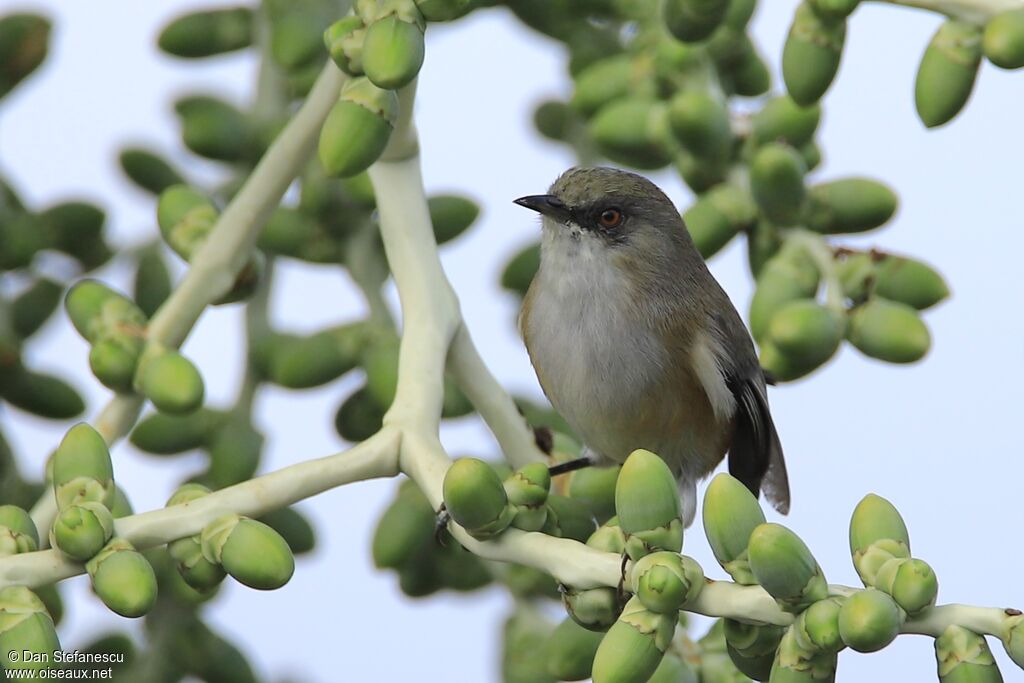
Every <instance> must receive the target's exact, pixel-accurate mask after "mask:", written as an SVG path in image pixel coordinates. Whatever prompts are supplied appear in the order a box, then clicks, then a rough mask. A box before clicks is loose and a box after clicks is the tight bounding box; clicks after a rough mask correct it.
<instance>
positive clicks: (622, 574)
mask: <svg viewBox="0 0 1024 683" xmlns="http://www.w3.org/2000/svg"><path fill="white" fill-rule="evenodd" d="M628 562H629V555H627V554H626V553H622V565H621V566H620V568H619V585H618V586H617V587H616V589H615V594H616V595H617V596H618V599H619V604H620V605H624V604H626V564H627V563H628Z"/></svg>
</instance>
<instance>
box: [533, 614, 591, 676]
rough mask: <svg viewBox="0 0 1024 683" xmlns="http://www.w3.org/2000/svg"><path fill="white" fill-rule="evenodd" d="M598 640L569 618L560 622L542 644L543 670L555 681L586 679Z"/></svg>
mask: <svg viewBox="0 0 1024 683" xmlns="http://www.w3.org/2000/svg"><path fill="white" fill-rule="evenodd" d="M602 637H603V635H602V634H601V633H599V632H594V631H590V630H587V629H585V628H583V627H582V626H580V625H579V624H577V623H576V622H575V621H573V620H572V619H565V620H563V621H562V623H560V624H559V625H558V626H556V627H555V630H554V631H553V632H552V633H551V636H550V637H549V638H548V639H547V642H546V643H545V645H544V654H543V657H544V667H545V669H547V672H548V674H549V675H550V676H552V677H553V678H555V679H556V680H559V681H582V680H585V679H587V678H590V673H591V670H592V669H593V666H594V656H595V655H596V654H597V648H598V646H599V645H600V644H601V639H602Z"/></svg>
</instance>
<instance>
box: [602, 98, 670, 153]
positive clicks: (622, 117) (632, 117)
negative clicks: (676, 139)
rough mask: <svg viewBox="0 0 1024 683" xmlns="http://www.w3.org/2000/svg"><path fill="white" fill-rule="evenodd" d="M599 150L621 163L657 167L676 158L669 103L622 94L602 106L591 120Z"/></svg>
mask: <svg viewBox="0 0 1024 683" xmlns="http://www.w3.org/2000/svg"><path fill="white" fill-rule="evenodd" d="M589 130H590V135H591V137H593V139H594V142H595V144H596V145H597V148H598V150H599V151H600V152H601V153H602V154H603V155H605V156H606V157H608V158H609V159H611V160H612V161H615V162H617V163H622V164H626V165H629V166H633V167H635V168H640V169H657V168H662V167H663V166H666V165H667V164H668V163H669V162H671V161H672V158H673V155H672V150H671V148H670V146H669V136H670V133H669V130H668V107H667V106H666V105H665V104H664V103H662V102H659V101H658V100H654V99H645V98H642V97H632V98H622V99H618V100H615V101H614V102H610V103H608V104H607V105H605V106H604V107H602V108H601V110H600V111H598V112H597V114H595V115H594V118H593V119H592V120H591V121H590V124H589Z"/></svg>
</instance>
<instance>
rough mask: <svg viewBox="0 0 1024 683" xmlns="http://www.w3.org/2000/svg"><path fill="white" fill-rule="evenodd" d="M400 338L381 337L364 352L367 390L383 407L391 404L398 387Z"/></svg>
mask: <svg viewBox="0 0 1024 683" xmlns="http://www.w3.org/2000/svg"><path fill="white" fill-rule="evenodd" d="M398 356H399V340H398V339H397V338H395V337H388V338H386V339H381V340H380V341H379V342H378V343H375V344H372V345H370V346H368V347H367V348H366V349H365V350H364V352H363V358H362V365H363V368H364V369H365V370H366V390H367V392H368V393H369V395H370V397H371V398H372V399H373V400H374V401H375V402H376V403H377V405H379V406H380V407H382V408H386V407H387V406H390V405H391V403H392V402H393V401H394V400H395V392H396V391H397V389H398Z"/></svg>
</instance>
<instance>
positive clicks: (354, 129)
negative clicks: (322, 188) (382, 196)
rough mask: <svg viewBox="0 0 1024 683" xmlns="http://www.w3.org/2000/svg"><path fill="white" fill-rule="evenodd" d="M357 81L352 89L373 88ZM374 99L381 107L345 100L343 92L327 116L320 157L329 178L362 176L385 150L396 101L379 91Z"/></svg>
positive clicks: (391, 95)
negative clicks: (356, 84) (369, 106)
mask: <svg viewBox="0 0 1024 683" xmlns="http://www.w3.org/2000/svg"><path fill="white" fill-rule="evenodd" d="M356 80H357V81H362V83H361V84H359V85H358V86H353V87H358V88H360V89H361V90H363V91H366V90H367V86H370V87H374V88H375V86H373V85H372V84H371V83H370V82H369V81H368V80H367V79H365V78H361V79H356ZM354 82H355V81H352V82H350V85H351V83H354ZM349 92H352V91H349ZM375 99H376V100H377V102H379V103H380V105H379V106H377V107H374V108H372V109H371V108H368V107H367V106H364V104H362V103H357V102H356V101H353V100H351V99H346V98H345V93H344V92H343V93H342V99H341V100H339V101H338V102H337V103H336V104H335V105H334V107H333V108H332V109H331V111H330V113H329V114H328V115H327V120H326V121H324V126H323V128H322V129H321V131H320V145H319V154H320V163H322V164H323V167H324V170H325V171H326V172H327V173H328V174H329V175H332V176H342V177H345V176H353V175H356V174H358V173H361V172H362V171H365V170H366V169H367V168H369V167H370V165H371V164H373V162H375V161H376V160H377V158H378V157H380V155H381V153H382V152H383V151H384V148H385V147H386V146H387V144H388V140H389V139H390V137H391V131H392V130H393V128H394V116H395V115H396V114H397V109H398V100H397V96H396V95H395V93H394V92H392V91H390V90H388V91H384V90H379V91H378V92H377V93H376V98H375ZM371 106H372V105H371Z"/></svg>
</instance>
